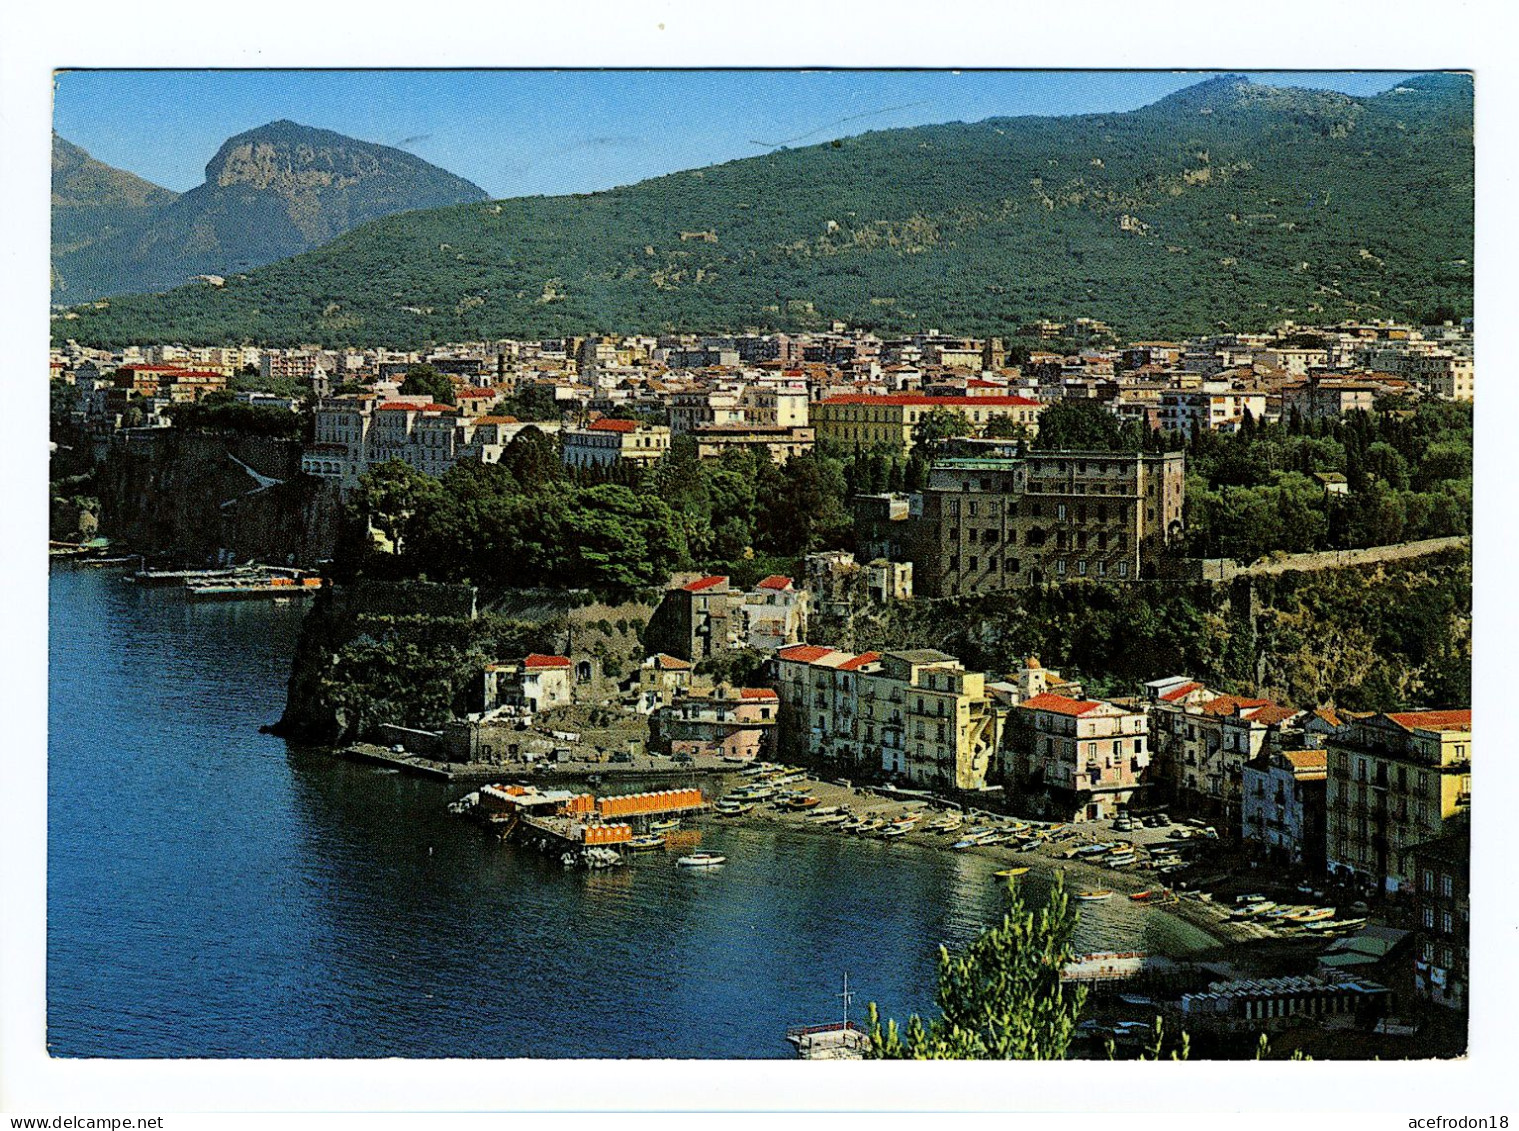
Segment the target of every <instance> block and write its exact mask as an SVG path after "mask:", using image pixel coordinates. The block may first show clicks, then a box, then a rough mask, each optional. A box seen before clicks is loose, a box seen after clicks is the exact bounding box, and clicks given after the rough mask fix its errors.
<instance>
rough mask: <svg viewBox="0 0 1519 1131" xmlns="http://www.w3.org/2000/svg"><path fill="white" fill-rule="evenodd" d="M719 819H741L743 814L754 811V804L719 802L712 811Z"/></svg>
mask: <svg viewBox="0 0 1519 1131" xmlns="http://www.w3.org/2000/svg"><path fill="white" fill-rule="evenodd" d="M712 811H713V812H714V813H716V814H717V815H718V816H719V817H742V816H743V815H744V814H745V813H752V812H753V811H754V803H753V802H752V801H751V802H736V803H735V802H730V801H719V802H718V803H717V808H715V809H713V810H712Z"/></svg>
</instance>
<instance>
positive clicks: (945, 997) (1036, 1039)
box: [868, 873, 1086, 1060]
mask: <svg viewBox="0 0 1519 1131" xmlns="http://www.w3.org/2000/svg"><path fill="white" fill-rule="evenodd" d="M1008 887H1009V899H1010V904H1009V906H1008V909H1007V913H1006V914H1005V915H1003V917H1002V922H1001V923H999V924H998V925H996V926H995V927H991V928H989V929H988V930H986V931H984V932H982V934H981V936H980V937H979V938H977V939H976V940H975V942H973V943H971V944H970V946H968V947H967V948H966V949H965V950H964V951H963V952H962V953H960V954H953V955H952V954H950V953H949V951H948V950H947V949H944V948H940V951H939V993H938V997H937V1002H938V1006H939V1011H940V1016H939V1017H937V1018H935V1019H933V1020H932V1021H928V1022H926V1023H925V1022H924V1021H923V1020H922V1018H920V1017H918V1016H917V1015H916V1014H914V1015H913V1016H912V1017H911V1018H910V1019H909V1020H908V1022H907V1029H906V1032H905V1033H904V1032H902V1031H901V1030H899V1029H898V1027H897V1023H896V1022H895V1021H890V1022H888V1023H887V1024H886V1026H885V1028H884V1029H883V1028H882V1026H881V1021H880V1016H879V1014H878V1012H877V1010H876V1006H875V1003H874V1002H872V1003H871V1006H870V1022H869V1032H870V1037H871V1041H870V1046H869V1053H868V1055H869V1056H871V1057H872V1058H875V1059H882V1060H1063V1059H1064V1058H1065V1055H1066V1050H1067V1049H1068V1048H1069V1047H1070V1044H1071V1040H1072V1038H1073V1037H1074V1035H1075V1032H1076V1021H1077V1018H1079V1017H1080V1016H1081V1008H1082V1005H1083V1003H1084V1002H1085V999H1086V994H1085V991H1084V990H1082V989H1077V990H1075V991H1072V990H1070V989H1069V988H1068V987H1066V986H1065V985H1063V984H1062V983H1061V981H1060V973H1061V971H1062V970H1063V969H1064V967H1065V965H1066V963H1067V962H1069V961H1070V959H1071V957H1072V955H1073V953H1074V949H1073V947H1074V944H1073V938H1074V936H1075V931H1076V922H1077V918H1078V916H1077V913H1076V911H1075V909H1074V908H1073V907H1072V906H1071V902H1070V897H1069V896H1067V895H1066V892H1065V883H1064V880H1063V879H1062V877H1061V875H1060V874H1059V873H1057V874H1056V876H1055V882H1054V885H1053V886H1052V887H1051V889H1050V895H1049V900H1048V902H1046V903H1045V905H1044V907H1043V908H1042V909H1041V910H1038V911H1035V910H1033V909H1031V908H1029V907H1028V906H1027V905H1026V904H1025V903H1024V901H1023V897H1022V895H1021V894H1020V892H1019V890H1018V888H1017V886H1016V885H1015V884H1013V883H1011V882H1010V883H1009V885H1008Z"/></svg>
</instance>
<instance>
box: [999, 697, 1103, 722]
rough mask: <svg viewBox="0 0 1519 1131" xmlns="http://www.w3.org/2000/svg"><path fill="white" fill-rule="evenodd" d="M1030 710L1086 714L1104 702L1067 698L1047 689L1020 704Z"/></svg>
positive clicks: (1073, 714)
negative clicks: (1053, 693)
mask: <svg viewBox="0 0 1519 1131" xmlns="http://www.w3.org/2000/svg"><path fill="white" fill-rule="evenodd" d="M1018 705H1019V706H1020V707H1023V708H1026V709H1027V710H1030V711H1053V712H1054V713H1055V714H1057V715H1072V716H1076V715H1085V714H1087V713H1088V712H1090V711H1095V710H1097V708H1098V707H1100V706H1101V705H1102V704H1101V703H1099V702H1097V700H1095V699H1067V698H1066V697H1065V696H1064V695H1052V694H1051V693H1050V692H1048V691H1046V692H1045V693H1044V694H1043V695H1035V696H1034V697H1033V698H1032V699H1025V700H1024V701H1023V702H1022V703H1020V704H1018Z"/></svg>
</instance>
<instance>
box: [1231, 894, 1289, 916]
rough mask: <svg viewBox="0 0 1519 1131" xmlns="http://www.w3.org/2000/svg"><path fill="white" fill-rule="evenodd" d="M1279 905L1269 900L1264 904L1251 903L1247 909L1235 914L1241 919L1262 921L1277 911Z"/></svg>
mask: <svg viewBox="0 0 1519 1131" xmlns="http://www.w3.org/2000/svg"><path fill="white" fill-rule="evenodd" d="M1278 906H1279V905H1278V904H1275V903H1272V902H1271V901H1270V900H1269V899H1268V900H1267V901H1266V902H1265V903H1252V904H1251V905H1250V906H1249V907H1246V908H1243V909H1242V910H1240V911H1236V912H1235V914H1236V915H1238V916H1239V917H1240V918H1242V919H1264V918H1265V917H1266V916H1268V915H1270V914H1271V913H1272V912H1273V911H1275V910H1276V909H1277V907H1278Z"/></svg>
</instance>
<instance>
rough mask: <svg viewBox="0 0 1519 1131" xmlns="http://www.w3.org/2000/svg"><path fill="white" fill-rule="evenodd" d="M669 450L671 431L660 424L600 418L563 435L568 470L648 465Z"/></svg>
mask: <svg viewBox="0 0 1519 1131" xmlns="http://www.w3.org/2000/svg"><path fill="white" fill-rule="evenodd" d="M669 450H670V430H669V429H668V428H666V427H665V426H664V425H663V424H644V423H642V422H640V421H637V420H613V419H612V418H611V417H602V418H601V419H600V420H596V421H593V422H592V423H591V425H590V427H588V428H576V429H572V430H569V431H566V432H565V433H564V462H565V463H566V464H568V465H569V466H570V467H610V466H612V465H613V464H618V463H638V464H651V463H653V462H654V461H655V460H657V459H659V458H660V457H661V456H663V455H664V454H665V453H666V452H668V451H669Z"/></svg>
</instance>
